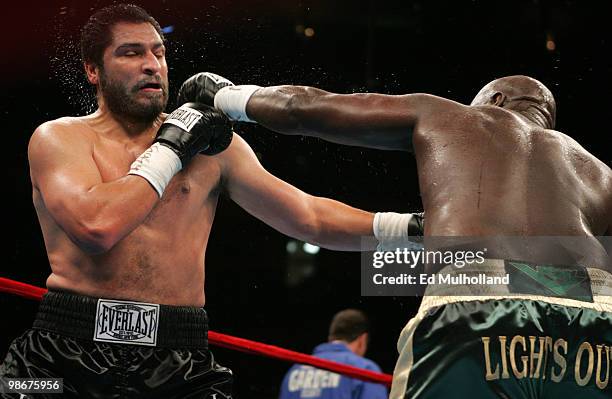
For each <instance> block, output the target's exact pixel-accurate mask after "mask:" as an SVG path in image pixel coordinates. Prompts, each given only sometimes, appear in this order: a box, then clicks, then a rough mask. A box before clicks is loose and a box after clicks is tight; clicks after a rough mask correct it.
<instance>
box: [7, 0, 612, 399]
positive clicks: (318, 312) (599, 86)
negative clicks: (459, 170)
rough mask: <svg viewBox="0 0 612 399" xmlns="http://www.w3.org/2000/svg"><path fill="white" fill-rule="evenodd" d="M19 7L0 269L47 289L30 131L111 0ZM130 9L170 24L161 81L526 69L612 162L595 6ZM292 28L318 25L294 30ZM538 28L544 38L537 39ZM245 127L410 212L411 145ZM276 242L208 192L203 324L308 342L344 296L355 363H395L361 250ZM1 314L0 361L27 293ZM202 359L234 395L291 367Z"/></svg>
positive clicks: (428, 75) (441, 91)
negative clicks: (210, 75)
mask: <svg viewBox="0 0 612 399" xmlns="http://www.w3.org/2000/svg"><path fill="white" fill-rule="evenodd" d="M18 3H19V5H18V6H17V5H12V6H5V7H4V8H3V16H2V18H3V20H4V21H3V39H4V40H3V48H2V52H1V54H2V55H1V60H2V61H1V65H2V73H1V76H2V103H1V104H2V117H3V120H4V122H3V136H2V137H3V138H4V140H5V143H7V142H8V147H9V148H8V149H7V148H5V150H4V153H5V154H7V153H8V154H10V160H11V161H10V163H9V165H10V166H8V168H7V170H8V175H9V176H8V179H9V180H12V181H11V182H10V183H6V186H5V187H10V188H8V189H7V191H8V192H7V193H6V194H5V196H7V197H9V198H10V200H12V201H13V203H12V204H10V205H9V207H10V208H9V209H7V210H6V212H7V213H8V215H7V216H8V217H7V218H5V232H8V235H9V237H11V236H12V238H13V240H6V241H5V242H6V243H7V249H6V252H7V256H6V259H5V261H4V262H2V266H0V267H1V271H0V276H2V277H8V278H12V279H16V280H20V281H24V282H28V283H31V284H34V285H38V286H44V282H45V279H46V277H47V275H48V273H49V266H48V262H47V258H46V256H45V251H44V246H43V242H42V237H41V234H40V229H39V227H38V224H37V221H36V215H35V213H34V209H33V207H32V205H31V186H30V182H29V177H28V164H27V156H26V149H27V142H28V139H29V136H30V134H31V133H32V132H33V130H34V129H35V128H36V126H38V125H39V124H40V123H42V122H43V121H46V120H50V119H55V118H58V117H60V116H64V115H83V114H85V113H88V112H91V111H93V109H94V105H93V102H92V100H93V96H92V91H91V90H90V89H89V88H88V86H87V84H86V83H85V79H84V75H83V73H82V71H81V66H80V62H79V59H78V45H77V43H78V41H77V40H78V30H79V28H80V26H82V24H83V23H84V22H85V21H86V19H87V17H88V16H89V15H90V14H91V12H92V10H96V9H98V8H100V7H101V6H104V5H107V4H109V2H107V1H92V2H86V1H77V0H71V1H56V0H50V1H44V2H31V1H30V2H28V1H26V2H18ZM136 3H137V4H139V5H141V6H143V7H144V8H146V9H147V10H148V11H149V12H150V13H151V14H152V15H153V16H154V17H155V18H156V19H157V20H158V21H159V22H160V24H161V26H162V27H165V26H170V25H171V26H173V27H174V31H173V32H172V33H170V34H168V35H167V39H168V48H169V51H168V55H167V60H168V64H169V66H170V81H171V87H172V89H173V91H172V92H171V93H176V90H177V88H178V86H179V85H180V83H181V82H182V81H183V80H184V79H185V78H187V77H188V76H190V75H191V74H193V73H195V72H198V71H203V70H209V71H214V72H217V73H219V74H221V75H223V76H225V77H227V78H229V79H231V80H232V81H234V83H237V84H240V83H247V84H259V85H273V84H305V85H314V86H318V87H321V88H323V89H327V90H331V91H338V92H343V93H348V92H355V91H379V92H383V93H389V94H399V93H409V92H427V93H431V94H436V95H440V96H444V97H448V98H450V99H453V100H456V101H459V102H463V103H469V102H470V101H471V99H472V97H473V96H474V95H475V94H476V92H477V91H478V90H479V89H480V88H481V87H482V86H483V85H484V84H486V83H487V82H488V81H490V80H492V79H494V78H497V77H500V76H503V75H508V74H527V75H530V76H533V77H535V78H537V79H539V80H541V81H542V82H543V83H545V84H546V85H547V86H548V87H549V88H550V89H551V90H552V91H553V93H554V94H555V96H556V100H557V105H558V114H557V115H558V116H557V128H558V130H560V131H562V132H564V133H566V134H569V135H570V136H572V137H574V138H575V139H577V140H578V141H579V142H580V143H582V145H583V146H584V147H585V148H586V149H587V150H589V151H590V152H592V153H593V154H595V155H596V156H597V157H598V158H600V159H601V160H603V161H604V162H606V163H607V164H608V165H611V164H612V150H610V146H609V140H608V137H609V135H610V128H609V126H608V115H609V114H610V111H609V108H610V106H611V105H612V101H611V100H610V89H611V85H610V79H611V78H610V76H612V75H611V73H612V67H611V63H610V61H609V59H610V57H609V54H608V53H609V52H610V51H611V50H612V43H611V42H610V35H609V33H608V32H607V31H609V26H608V25H609V21H608V20H607V18H606V16H607V15H608V14H607V12H606V11H605V9H604V7H605V6H604V4H605V2H601V3H600V4H602V5H601V6H597V5H595V4H594V2H579V1H533V0H532V1H513V2H497V1H484V0H479V1H389V0H377V1H374V0H371V1H348V0H342V1H323V0H312V1H297V0H287V1H278V0H272V1H266V2H264V1H244V0H243V1H214V2H213V1H199V2H195V1H194V2H187V1H147V2H136ZM598 7H600V8H598ZM304 28H312V29H313V30H314V35H313V36H312V37H307V36H306V35H304ZM547 40H548V41H552V42H554V49H552V48H550V49H547ZM549 45H550V43H549ZM169 106H171V104H170V105H169ZM244 137H245V139H246V140H247V141H248V142H249V143H250V144H251V145H252V146H253V148H254V149H255V151H256V153H257V154H258V156H259V157H260V160H261V162H262V163H263V165H264V166H265V167H266V168H267V169H268V170H269V171H270V172H272V173H273V174H275V175H276V176H278V177H280V178H282V179H284V180H286V181H288V182H291V183H292V184H295V185H296V186H298V187H300V188H302V189H303V190H305V191H307V192H309V193H312V194H316V195H321V196H327V197H332V198H335V199H338V200H340V201H344V202H346V203H348V204H350V205H353V206H357V207H361V208H364V209H367V210H372V211H376V210H394V211H400V212H403V211H414V210H420V206H421V205H420V198H419V190H418V185H417V179H416V170H415V162H414V159H413V158H412V156H410V155H407V154H405V153H399V152H382V151H373V150H364V149H358V148H351V147H341V146H337V145H333V144H327V143H323V142H321V141H319V140H316V139H309V138H298V137H282V136H280V135H277V134H273V133H271V132H268V131H266V130H265V129H262V128H259V127H251V128H249V129H247V132H246V133H245V135H244ZM5 145H7V144H5ZM11 188H12V190H11ZM288 241H289V239H288V238H287V237H284V236H282V235H281V234H279V233H277V232H275V231H274V230H272V229H271V228H269V227H267V226H266V225H264V224H262V223H261V222H259V221H257V220H256V219H254V218H252V217H250V216H249V215H247V214H246V213H245V212H244V211H242V210H241V209H240V208H238V207H237V206H236V205H235V204H233V203H232V202H231V201H229V200H227V199H225V200H222V201H221V202H220V204H219V209H218V213H217V217H216V222H215V224H214V226H213V233H212V236H211V242H210V244H209V247H208V253H207V279H206V292H207V305H206V308H207V310H208V312H209V315H210V318H211V329H212V330H215V331H219V332H223V333H227V334H232V335H237V336H240V337H245V338H250V339H254V340H259V341H263V342H265V343H270V344H275V345H279V346H282V347H286V348H289V349H294V350H298V351H302V352H307V353H308V352H310V351H311V349H312V347H313V346H315V345H316V344H318V343H320V342H322V341H324V340H325V339H326V336H327V326H328V323H329V320H330V318H331V316H332V315H333V314H334V313H335V312H336V311H338V310H340V309H343V308H346V307H357V308H360V309H363V310H365V311H366V312H367V313H368V314H369V316H370V318H371V321H372V324H373V331H372V341H371V350H370V352H369V357H370V358H372V359H374V360H375V361H377V362H378V363H379V364H380V365H381V367H382V369H383V370H384V371H385V372H387V373H392V371H393V367H394V362H395V359H396V349H395V344H396V340H397V337H398V334H399V332H400V330H401V328H402V327H403V326H404V324H405V323H406V321H407V320H408V319H409V318H410V317H411V316H412V315H414V313H415V311H416V307H417V305H418V300H417V299H416V298H401V297H397V298H381V297H376V298H367V297H361V296H360V290H359V287H360V283H359V279H360V273H359V255H358V254H354V253H334V252H331V251H326V250H321V251H320V252H319V253H318V254H317V255H314V256H307V255H304V254H301V255H299V256H298V255H293V256H291V255H289V254H288V252H287V250H286V246H287V243H288ZM177 266H178V265H177ZM0 308H1V309H2V314H3V317H2V319H0V320H2V321H1V322H0V326H1V327H0V356H2V357H3V354H4V353H5V350H6V348H7V347H8V345H9V342H10V341H11V340H12V339H13V338H15V337H16V336H17V335H18V334H20V333H21V332H22V331H23V330H24V329H26V328H27V327H28V326H29V325H30V323H31V321H32V319H33V317H34V313H35V310H36V303H35V302H34V301H29V300H25V299H21V298H16V297H13V296H9V295H6V294H0ZM215 354H216V357H217V359H218V360H219V361H220V362H221V364H223V365H226V366H229V367H230V368H232V369H233V370H234V372H235V376H236V384H235V391H236V396H237V397H238V398H272V397H275V396H276V392H277V387H278V383H279V382H280V380H281V378H282V376H283V374H284V372H285V370H286V369H287V368H288V366H289V364H287V363H281V362H278V361H273V360H269V359H265V358H260V357H254V356H251V355H246V354H240V353H236V352H231V351H228V350H224V349H219V348H217V349H215Z"/></svg>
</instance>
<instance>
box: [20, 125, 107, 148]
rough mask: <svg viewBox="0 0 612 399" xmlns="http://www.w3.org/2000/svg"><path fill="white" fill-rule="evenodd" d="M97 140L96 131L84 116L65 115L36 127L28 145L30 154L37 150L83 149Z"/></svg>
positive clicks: (89, 146)
mask: <svg viewBox="0 0 612 399" xmlns="http://www.w3.org/2000/svg"><path fill="white" fill-rule="evenodd" d="M94 140H95V132H94V131H93V129H92V128H91V127H89V126H88V124H87V123H86V122H85V121H84V120H83V118H76V117H63V118H58V119H55V120H51V121H47V122H44V123H43V124H41V125H40V126H38V127H37V128H36V130H35V131H34V133H33V134H32V136H31V137H30V142H29V145H28V152H29V153H30V156H32V155H33V154H35V153H36V152H37V150H39V151H40V150H43V152H45V153H46V152H47V151H45V150H57V149H59V148H64V149H66V148H67V147H68V148H70V150H83V149H85V148H91V146H92V145H93V142H94Z"/></svg>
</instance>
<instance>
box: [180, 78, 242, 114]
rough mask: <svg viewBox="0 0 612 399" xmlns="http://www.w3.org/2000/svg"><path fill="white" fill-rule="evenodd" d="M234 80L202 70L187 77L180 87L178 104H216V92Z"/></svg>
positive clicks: (231, 84) (230, 84)
mask: <svg viewBox="0 0 612 399" xmlns="http://www.w3.org/2000/svg"><path fill="white" fill-rule="evenodd" d="M225 86H234V84H233V83H232V82H230V81H229V80H227V79H225V78H224V77H221V76H219V75H216V74H214V73H211V72H200V73H198V74H195V75H193V76H192V77H190V78H189V79H187V80H186V81H185V82H184V83H183V84H182V85H181V88H180V89H179V93H178V98H177V105H179V106H180V105H182V104H185V103H187V102H196V103H202V104H206V105H209V106H211V107H213V106H214V100H215V94H217V92H218V91H219V90H221V89H222V88H224V87H225Z"/></svg>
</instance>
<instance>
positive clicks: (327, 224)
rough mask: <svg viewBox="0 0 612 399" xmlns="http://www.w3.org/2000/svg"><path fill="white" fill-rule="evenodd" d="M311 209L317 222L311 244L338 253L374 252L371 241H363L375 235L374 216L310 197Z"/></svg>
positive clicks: (334, 202)
mask: <svg viewBox="0 0 612 399" xmlns="http://www.w3.org/2000/svg"><path fill="white" fill-rule="evenodd" d="M310 206H311V207H312V210H313V213H314V214H315V215H316V222H315V223H314V224H313V229H312V234H310V237H308V238H309V239H308V241H310V242H311V243H313V244H317V245H319V246H321V247H324V248H328V249H333V250H337V251H364V250H371V249H374V247H375V245H372V244H371V242H372V240H371V239H370V240H367V239H366V240H364V238H366V237H372V236H373V235H374V233H373V229H372V223H373V220H374V214H373V213H370V212H366V211H363V210H361V209H357V208H353V207H351V206H348V205H346V204H343V203H341V202H338V201H334V200H331V199H328V198H321V197H311V204H310ZM368 243H370V244H368ZM364 245H369V246H368V247H364Z"/></svg>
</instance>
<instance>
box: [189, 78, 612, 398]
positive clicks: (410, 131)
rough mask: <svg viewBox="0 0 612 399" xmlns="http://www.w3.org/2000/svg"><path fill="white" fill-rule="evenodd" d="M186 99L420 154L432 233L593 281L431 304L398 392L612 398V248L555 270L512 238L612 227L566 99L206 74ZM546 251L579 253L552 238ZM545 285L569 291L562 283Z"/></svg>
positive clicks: (492, 90)
mask: <svg viewBox="0 0 612 399" xmlns="http://www.w3.org/2000/svg"><path fill="white" fill-rule="evenodd" d="M181 95H182V98H183V101H201V102H203V103H206V104H208V105H214V106H215V107H216V108H217V109H219V110H221V111H223V112H224V113H225V114H226V115H227V116H228V117H229V118H230V119H232V120H236V121H244V122H257V123H259V124H261V125H262V126H265V127H267V128H269V129H270V130H273V131H276V132H279V133H283V134H289V135H306V136H313V137H319V138H322V139H324V140H328V141H331V142H335V143H340V144H346V145H355V146H363V147H369V148H377V149H393V150H404V151H412V152H414V154H415V156H416V161H417V168H418V174H419V186H420V193H421V197H422V200H423V207H424V210H425V213H426V214H427V224H426V226H425V236H426V238H427V237H434V236H460V237H496V238H495V240H496V241H495V246H496V248H493V249H494V251H493V253H495V254H497V255H498V256H496V257H494V258H490V259H487V261H486V262H485V264H484V265H483V267H486V268H487V270H489V271H491V272H502V271H505V270H508V268H514V269H512V270H517V273H522V278H523V279H524V280H525V281H529V282H530V283H531V282H532V280H533V281H538V282H542V281H545V280H546V279H547V278H548V277H549V276H553V281H554V280H555V279H557V280H563V279H570V280H571V281H569V282H568V281H567V280H566V281H565V283H568V284H569V285H583V286H584V287H585V293H586V294H585V295H584V296H580V297H579V298H574V297H572V296H570V295H564V294H563V293H561V294H558V295H556V296H555V295H547V294H542V295H532V294H531V295H530V294H527V293H525V292H521V293H520V295H515V296H513V297H512V298H510V297H504V296H499V295H493V294H491V295H488V296H487V295H481V296H472V295H455V296H439V295H429V296H426V297H425V298H424V300H423V302H422V305H421V309H420V310H419V312H418V314H417V316H416V317H415V318H414V319H413V320H411V321H410V322H409V323H408V325H407V326H406V328H405V329H404V331H403V332H402V334H401V336H400V339H399V342H398V349H399V352H400V357H399V359H398V362H397V365H396V369H395V373H394V381H393V387H392V390H391V396H390V397H391V398H393V399H399V398H410V399H416V398H418V399H424V398H427V399H429V398H440V397H444V398H466V397H478V398H552V397H557V396H560V395H565V396H567V395H570V396H572V397H580V398H587V397H588V398H601V399H603V398H609V397H611V395H612V384H610V383H609V369H610V366H611V364H610V362H611V358H610V355H611V352H612V299H611V297H610V289H611V287H612V275H611V274H610V273H611V272H612V266H611V265H610V261H609V259H610V258H609V254H607V253H606V250H605V249H604V247H603V245H600V244H599V243H598V241H597V240H589V242H593V245H592V248H591V250H590V251H588V252H587V253H586V254H584V253H583V254H581V256H583V257H584V259H586V260H584V259H583V260H582V261H581V263H580V264H574V263H573V261H574V260H575V259H572V262H570V264H567V265H566V264H555V263H554V262H553V263H552V264H549V263H547V262H549V259H552V258H548V257H547V258H546V259H547V260H546V261H545V262H544V263H538V262H539V261H535V260H534V259H536V258H538V257H539V255H541V254H538V253H537V252H538V251H537V250H535V251H534V253H527V252H525V246H524V245H522V244H519V243H517V240H513V239H511V238H510V237H512V236H518V237H520V236H541V237H548V236H570V237H584V238H585V239H587V240H588V239H589V238H593V237H594V236H598V235H610V234H611V233H612V171H611V170H610V168H609V167H608V166H606V165H605V164H604V163H603V162H601V161H600V160H598V159H596V158H595V157H594V156H593V155H591V154H590V153H589V152H587V151H586V150H585V149H584V148H583V147H582V146H580V144H578V143H577V142H576V141H575V140H573V139H571V138H570V137H568V136H566V135H564V134H562V133H560V132H558V131H555V130H553V129H554V124H555V113H556V105H555V101H554V98H553V96H552V94H551V92H550V91H549V90H548V89H547V88H546V87H545V86H544V85H543V84H542V83H540V82H539V81H537V80H535V79H532V78H529V77H526V76H508V77H504V78H500V79H497V80H494V81H492V82H490V83H489V84H487V85H486V86H485V87H484V88H483V89H482V90H481V91H480V92H479V93H478V95H477V96H476V97H475V98H474V100H473V101H472V103H471V104H470V105H464V104H460V103H458V102H455V101H452V100H449V99H446V98H441V97H437V96H433V95H429V94H407V95H399V96H391V95H383V94H377V93H360V94H349V95H344V94H335V93H329V92H326V91H324V90H320V89H317V88H313V87H305V86H275V87H259V86H253V85H242V86H234V85H233V84H232V83H231V82H230V81H229V80H227V79H225V78H222V77H220V76H218V75H215V74H211V73H201V74H198V75H195V76H194V77H192V78H191V79H190V80H188V82H187V83H186V84H185V86H184V90H183V92H182V93H181ZM544 252H546V253H547V255H546V256H549V254H553V255H554V254H555V253H561V252H568V251H567V248H564V247H563V246H561V245H556V244H550V245H549V246H548V247H547V248H546V250H545V251H544ZM569 252H571V251H569ZM553 255H550V256H553ZM511 259H515V260H516V259H518V260H522V261H523V262H519V263H512V262H511V261H510V260H511ZM568 270H569V272H568ZM519 275H520V274H519ZM534 284H535V283H534ZM538 287H539V286H538ZM484 288H485V289H486V288H487V287H484ZM547 290H548V291H547ZM544 291H546V292H549V291H550V292H556V293H558V292H563V287H562V286H561V285H555V284H553V283H551V285H549V286H546V287H545V289H544ZM485 292H486V291H485ZM606 370H608V371H606Z"/></svg>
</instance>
